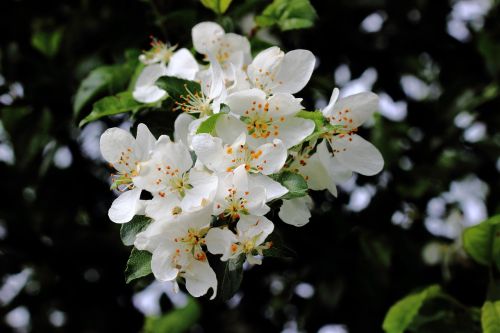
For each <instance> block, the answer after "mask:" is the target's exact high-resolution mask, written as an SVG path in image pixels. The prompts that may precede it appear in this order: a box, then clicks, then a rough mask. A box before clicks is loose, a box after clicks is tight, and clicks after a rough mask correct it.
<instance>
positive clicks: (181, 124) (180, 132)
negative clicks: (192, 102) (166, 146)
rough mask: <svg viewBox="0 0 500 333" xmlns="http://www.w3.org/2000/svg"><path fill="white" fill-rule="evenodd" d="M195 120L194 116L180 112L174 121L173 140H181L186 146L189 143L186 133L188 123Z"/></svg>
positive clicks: (187, 132) (187, 131)
mask: <svg viewBox="0 0 500 333" xmlns="http://www.w3.org/2000/svg"><path fill="white" fill-rule="evenodd" d="M193 120H195V118H194V117H193V116H191V115H189V114H187V113H184V112H183V113H181V114H180V115H179V116H178V117H177V118H176V119H175V122H174V129H175V131H174V140H175V142H182V143H184V144H185V145H186V146H188V145H189V142H188V134H189V125H190V124H191V123H192V122H193Z"/></svg>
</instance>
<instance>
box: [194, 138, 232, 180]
mask: <svg viewBox="0 0 500 333" xmlns="http://www.w3.org/2000/svg"><path fill="white" fill-rule="evenodd" d="M191 145H192V147H193V150H194V152H195V153H196V156H197V157H198V159H199V160H200V161H201V162H202V163H203V164H204V165H205V166H206V167H207V168H209V169H210V170H213V171H219V166H220V165H221V163H222V158H223V156H224V149H223V148H222V140H221V139H220V138H217V137H213V136H211V135H210V134H207V133H203V134H197V135H195V136H194V137H193V139H192V141H191Z"/></svg>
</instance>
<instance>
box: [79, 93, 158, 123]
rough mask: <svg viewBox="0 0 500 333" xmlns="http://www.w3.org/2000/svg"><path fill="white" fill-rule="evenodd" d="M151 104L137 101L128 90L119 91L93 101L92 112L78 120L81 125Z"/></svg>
mask: <svg viewBox="0 0 500 333" xmlns="http://www.w3.org/2000/svg"><path fill="white" fill-rule="evenodd" d="M151 105H153V104H143V103H140V102H137V101H136V100H135V99H134V97H132V93H131V92H129V91H125V92H122V93H119V94H118V95H116V96H109V97H104V98H103V99H100V100H99V101H97V102H95V103H94V105H93V108H92V112H91V113H90V114H89V115H88V116H86V117H85V118H83V119H82V121H80V124H79V126H80V127H81V126H83V125H85V124H88V123H90V122H92V121H95V120H97V119H99V118H102V117H105V116H112V115H115V114H119V113H124V112H129V111H137V110H139V109H141V108H145V107H148V106H151Z"/></svg>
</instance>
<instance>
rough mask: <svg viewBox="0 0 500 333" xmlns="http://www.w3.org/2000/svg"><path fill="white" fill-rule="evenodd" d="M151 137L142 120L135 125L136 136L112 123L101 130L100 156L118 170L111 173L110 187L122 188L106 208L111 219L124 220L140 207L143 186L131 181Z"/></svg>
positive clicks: (145, 157) (147, 153) (147, 154)
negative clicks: (112, 126) (111, 183)
mask: <svg viewBox="0 0 500 333" xmlns="http://www.w3.org/2000/svg"><path fill="white" fill-rule="evenodd" d="M155 141H156V139H155V138H154V136H153V135H152V134H151V132H150V131H149V129H148V128H147V126H146V125H144V124H139V126H137V138H134V137H133V136H132V135H131V134H130V133H129V132H127V131H125V130H123V129H121V128H116V127H114V128H110V129H108V130H106V131H105V132H104V133H103V134H102V136H101V139H100V148H101V153H102V156H103V157H104V159H105V160H106V161H108V162H109V163H110V164H111V165H112V166H113V167H114V168H115V169H116V170H117V171H118V174H116V175H114V176H113V185H112V188H114V189H118V190H120V191H123V192H124V193H122V194H121V195H120V196H119V197H118V198H117V199H115V201H113V204H112V205H111V208H110V209H109V211H108V215H109V218H110V219H111V221H113V222H116V223H125V222H128V221H130V220H131V219H132V218H133V217H134V215H136V214H137V213H138V212H139V211H141V210H142V209H143V207H142V203H141V201H140V196H141V192H142V189H143V188H142V187H141V186H138V184H136V182H135V181H136V179H137V177H138V176H139V175H140V171H141V165H142V163H144V162H145V161H147V160H149V157H150V152H151V150H152V149H153V147H154V145H155ZM126 190H128V191H126ZM125 191H126V192H125Z"/></svg>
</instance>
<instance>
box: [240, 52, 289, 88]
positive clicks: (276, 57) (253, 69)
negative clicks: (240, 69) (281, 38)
mask: <svg viewBox="0 0 500 333" xmlns="http://www.w3.org/2000/svg"><path fill="white" fill-rule="evenodd" d="M284 56H285V53H283V51H281V50H280V48H279V47H277V46H272V47H270V48H268V49H265V50H263V51H261V52H260V53H259V54H257V56H256V57H255V58H254V59H253V61H252V63H251V64H250V65H249V66H248V71H247V73H248V76H249V78H250V81H252V82H253V83H254V84H255V85H256V86H259V84H264V85H267V84H269V83H270V81H271V79H270V76H271V75H266V72H267V73H269V74H271V73H272V74H274V72H275V71H276V70H277V69H278V67H279V66H280V64H281V62H282V60H283V58H284ZM257 79H258V80H257ZM264 80H267V81H264Z"/></svg>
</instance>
